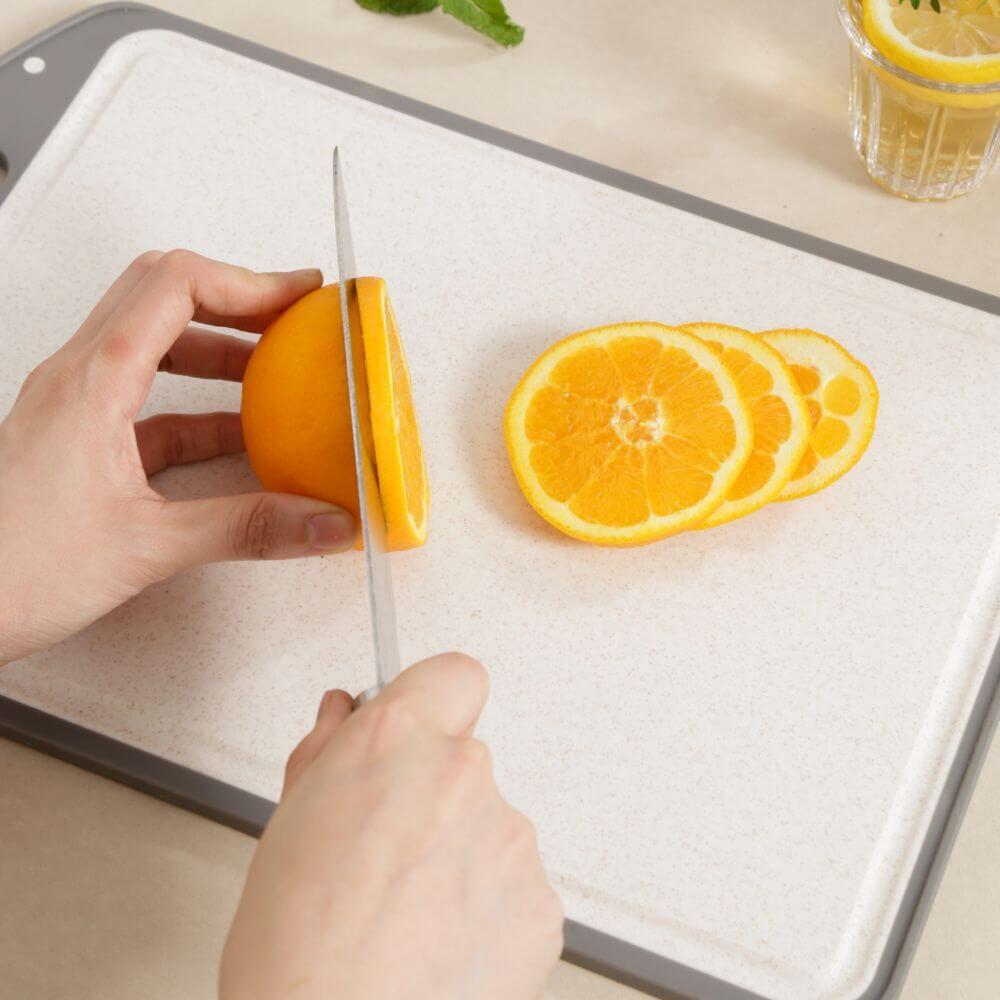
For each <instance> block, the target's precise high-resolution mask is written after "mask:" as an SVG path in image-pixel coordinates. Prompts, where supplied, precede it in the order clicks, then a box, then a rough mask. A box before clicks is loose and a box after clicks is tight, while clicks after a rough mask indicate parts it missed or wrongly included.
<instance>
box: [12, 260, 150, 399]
mask: <svg viewBox="0 0 1000 1000" xmlns="http://www.w3.org/2000/svg"><path fill="white" fill-rule="evenodd" d="M162 256H163V254H162V253H160V251H158V250H149V251H147V252H146V253H144V254H140V255H139V256H138V257H136V259H135V260H133V261H132V263H131V264H129V266H128V267H127V268H125V270H124V271H122V273H121V274H120V275H119V276H118V277H117V278H116V279H115V282H114V284H112V285H111V287H110V288H109V289H108V290H107V291H106V292H105V293H104V295H103V296H101V299H100V300H99V301H98V303H97V305H96V306H94V308H93V309H92V310H91V311H90V314H89V315H88V316H87V318H86V319H85V320H84V321H83V323H82V324H81V326H80V328H79V329H78V330H77V331H76V333H74V334H73V336H72V337H70V338H69V340H67V341H66V343H65V344H63V345H62V346H61V347H60V348H59V349H58V350H57V351H55V352H53V353H52V354H50V355H49V356H48V357H47V358H45V359H43V360H42V361H41V362H40V363H39V364H38V365H37V366H36V367H35V368H34V369H33V370H32V372H31V373H30V374H29V375H28V377H27V378H26V379H25V381H24V384H23V385H22V386H21V391H20V392H19V393H18V396H17V398H18V399H20V398H21V397H22V396H23V395H24V394H25V392H27V390H28V389H30V388H31V386H32V385H34V384H36V383H37V382H39V381H40V380H42V379H44V378H45V376H46V375H48V374H50V373H51V372H53V371H55V370H56V369H57V368H59V367H60V366H61V365H62V364H64V363H65V362H66V360H67V359H68V358H70V357H72V356H73V355H74V354H76V353H78V352H79V351H80V348H81V345H83V344H86V343H87V341H89V340H92V339H93V337H94V334H95V332H96V331H97V330H98V329H100V326H101V324H102V323H103V322H104V320H105V319H107V317H108V316H109V315H110V314H111V312H112V311H113V310H114V308H115V306H117V305H118V303H119V302H120V301H121V300H122V299H123V298H124V297H125V296H126V295H127V294H128V293H129V292H130V291H131V290H132V289H133V288H135V286H136V285H137V284H138V283H139V282H140V281H141V280H142V279H143V278H144V277H145V276H146V274H147V273H148V272H149V271H150V269H151V268H152V267H153V265H154V264H155V263H156V262H157V261H158V260H159V259H160V258H161V257H162Z"/></svg>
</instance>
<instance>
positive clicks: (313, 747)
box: [281, 690, 353, 798]
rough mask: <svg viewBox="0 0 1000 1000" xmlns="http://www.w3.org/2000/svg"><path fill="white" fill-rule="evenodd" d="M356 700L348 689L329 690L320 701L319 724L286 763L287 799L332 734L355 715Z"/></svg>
mask: <svg viewBox="0 0 1000 1000" xmlns="http://www.w3.org/2000/svg"><path fill="white" fill-rule="evenodd" d="M352 705H353V701H352V699H351V696H350V695H349V694H348V693H347V692H346V691H340V690H336V691H327V692H326V693H325V694H324V695H323V698H322V700H321V701H320V703H319V711H318V712H317V714H316V723H315V725H314V726H313V728H312V729H311V730H310V731H309V733H308V734H307V735H306V736H305V737H304V738H303V739H302V740H301V742H300V743H299V744H298V746H297V747H296V748H295V749H294V750H293V751H292V753H291V755H290V756H289V758H288V763H287V764H286V765H285V782H284V786H283V788H282V789H281V797H282V798H284V797H285V796H286V795H287V794H288V792H289V790H290V789H291V787H292V786H293V785H294V784H295V782H296V781H298V779H299V777H300V776H301V774H302V772H303V771H305V769H306V768H307V767H308V766H309V765H310V764H311V763H312V762H313V761H314V760H315V759H316V757H317V756H318V755H319V753H320V751H321V750H322V749H323V748H324V747H325V746H326V745H327V743H329V741H330V737H331V736H332V735H333V734H334V733H335V732H336V731H337V729H338V728H339V727H340V725H341V723H342V722H344V720H345V719H347V718H348V717H349V716H350V714H351V706H352Z"/></svg>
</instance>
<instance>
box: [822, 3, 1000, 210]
mask: <svg viewBox="0 0 1000 1000" xmlns="http://www.w3.org/2000/svg"><path fill="white" fill-rule="evenodd" d="M958 2H959V3H965V2H969V3H975V4H976V5H977V6H978V5H979V4H980V3H981V2H982V0H958ZM985 2H986V3H987V4H988V3H989V2H990V0H985ZM993 2H994V3H998V2H1000V0H993ZM839 3H840V7H841V11H840V13H841V20H842V22H843V24H844V28H845V30H846V31H847V34H848V37H849V38H850V40H851V43H852V44H851V92H850V120H851V132H852V137H853V139H854V145H855V148H856V149H857V152H858V155H859V156H860V157H861V159H862V161H863V162H864V164H865V166H866V168H867V170H868V173H869V174H870V175H871V177H872V179H873V180H875V181H876V182H877V183H878V184H881V185H882V186H883V187H885V188H887V189H888V190H889V191H891V192H892V193H893V194H898V195H901V196H903V197H904V198H914V199H919V200H943V199H947V198H954V197H956V196H957V195H962V194H967V193H968V192H970V191H972V190H974V189H975V188H976V187H978V186H979V185H980V184H981V183H982V182H983V181H984V180H985V178H986V177H987V176H988V175H989V174H990V173H991V171H992V170H993V168H994V166H995V164H996V162H997V157H998V151H1000V79H997V80H996V81H992V82H985V83H949V82H945V81H943V80H940V79H934V80H932V79H930V78H928V77H926V76H922V75H919V74H916V73H913V72H912V71H910V70H907V69H905V68H904V67H902V66H900V65H899V64H898V63H896V62H894V61H893V60H892V59H891V58H889V57H888V56H887V55H885V54H883V53H882V52H881V51H879V49H877V48H876V47H875V46H874V45H873V44H872V41H871V40H870V39H869V38H868V36H867V35H866V34H865V31H864V28H863V20H862V12H861V0H839ZM922 3H923V5H924V8H925V10H926V11H927V14H926V16H927V18H929V17H931V16H941V15H936V14H935V15H932V14H931V11H930V10H929V9H928V8H927V5H928V0H922ZM953 3H954V0H953ZM985 9H986V11H989V10H990V9H991V8H989V7H986V8H985ZM959 72H961V67H960V68H959Z"/></svg>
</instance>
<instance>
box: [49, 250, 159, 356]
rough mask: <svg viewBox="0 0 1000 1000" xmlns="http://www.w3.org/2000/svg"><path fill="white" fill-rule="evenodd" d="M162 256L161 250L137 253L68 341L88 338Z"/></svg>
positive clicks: (72, 341) (77, 341) (75, 341)
mask: <svg viewBox="0 0 1000 1000" xmlns="http://www.w3.org/2000/svg"><path fill="white" fill-rule="evenodd" d="M162 256H163V252H162V251H161V250H147V251H146V252H145V253H142V254H139V256H138V257H136V258H135V260H133V261H132V263H131V264H129V266H128V267H126V268H125V270H124V271H122V273H121V274H120V275H119V276H118V277H117V278H116V279H115V281H114V283H113V284H112V285H111V287H110V288H109V289H108V290H107V291H106V292H105V293H104V295H102V296H101V298H100V300H99V301H98V303H97V305H96V306H94V308H93V309H91V311H90V315H89V316H87V318H86V319H85V320H84V321H83V323H82V324H81V326H80V329H79V330H77V332H76V333H75V334H74V335H73V337H72V338H71V339H70V340H69V341H68V343H71V344H72V343H79V342H80V341H84V340H88V339H90V338H91V337H92V336H93V335H94V334H95V333H96V332H97V331H98V330H99V329H100V328H101V326H102V325H103V324H104V321H105V320H106V319H107V318H108V317H109V316H110V315H111V314H112V312H114V310H115V309H116V308H117V306H118V304H119V303H120V302H121V301H122V300H123V299H125V297H126V296H127V295H128V294H129V292H131V291H132V289H133V288H135V287H136V285H138V284H139V282H140V281H142V279H143V278H145V277H146V275H147V274H149V272H150V271H151V270H152V269H153V267H154V266H155V265H156V264H158V263H159V261H160V258H161V257H162Z"/></svg>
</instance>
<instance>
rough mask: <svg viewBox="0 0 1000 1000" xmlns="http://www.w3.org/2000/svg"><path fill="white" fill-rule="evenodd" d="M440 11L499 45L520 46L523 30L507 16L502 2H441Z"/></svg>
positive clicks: (458, 0) (496, 0) (493, 0)
mask: <svg viewBox="0 0 1000 1000" xmlns="http://www.w3.org/2000/svg"><path fill="white" fill-rule="evenodd" d="M441 9H442V10H443V11H444V12H445V13H446V14H451V16H452V17H456V18H458V20H459V21H461V22H462V23H463V24H467V25H468V26H469V27H470V28H475V29H476V31H479V32H482V34H484V35H486V36H487V37H488V38H492V39H493V41H495V42H499V43H500V44H501V45H506V46H508V47H510V46H513V45H520V44H521V41H522V39H523V38H524V28H522V27H521V26H520V25H519V24H515V23H514V22H513V21H512V20H511V19H510V18H509V17H508V16H507V11H506V10H505V9H504V5H503V3H502V0H441Z"/></svg>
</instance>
